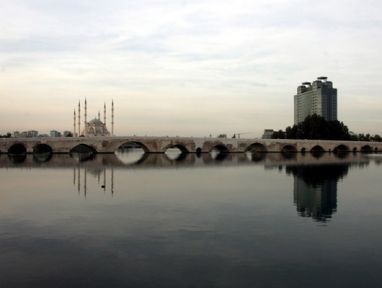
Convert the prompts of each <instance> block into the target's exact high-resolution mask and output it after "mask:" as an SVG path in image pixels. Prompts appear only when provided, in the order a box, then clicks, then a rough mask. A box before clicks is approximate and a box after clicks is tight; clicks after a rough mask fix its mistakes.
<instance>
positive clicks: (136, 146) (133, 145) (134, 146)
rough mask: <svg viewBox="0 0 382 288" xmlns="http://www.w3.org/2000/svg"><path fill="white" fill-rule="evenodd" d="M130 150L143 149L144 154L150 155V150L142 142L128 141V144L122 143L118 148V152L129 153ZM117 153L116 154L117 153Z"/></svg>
mask: <svg viewBox="0 0 382 288" xmlns="http://www.w3.org/2000/svg"><path fill="white" fill-rule="evenodd" d="M130 149H142V150H143V152H144V153H150V152H151V151H150V149H149V148H148V147H147V146H146V145H145V144H144V143H142V142H140V141H126V142H123V143H121V144H120V145H119V146H118V148H117V151H120V152H122V151H124V150H125V151H128V150H130ZM117 151H115V152H117Z"/></svg>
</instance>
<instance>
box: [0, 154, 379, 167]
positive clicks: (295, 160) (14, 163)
mask: <svg viewBox="0 0 382 288" xmlns="http://www.w3.org/2000/svg"><path fill="white" fill-rule="evenodd" d="M128 154H129V153H127V155H128ZM124 160H125V159H124V157H123V155H122V156H121V155H115V154H97V155H94V156H92V157H90V158H88V159H86V161H83V159H79V158H76V157H70V156H69V155H62V154H53V155H51V156H50V157H49V158H48V159H39V158H36V156H35V155H19V156H10V155H1V156H0V167H9V168H11V167H46V168H54V167H58V168H63V167H73V166H76V165H81V166H82V167H99V166H102V167H103V166H112V167H114V168H150V167H169V168H170V167H193V166H195V167H198V166H210V165H211V166H216V165H222V166H237V165H253V164H259V165H264V166H266V167H272V166H279V165H323V164H334V163H337V164H338V163H354V162H358V163H367V162H369V160H370V158H369V156H368V155H364V154H359V153H355V154H353V153H347V154H344V155H338V154H334V153H323V154H319V155H314V154H311V153H306V154H302V153H293V154H283V153H255V154H251V153H234V154H232V153H223V154H218V155H216V156H215V157H214V156H213V155H212V154H210V153H203V154H200V155H197V154H194V153H192V154H190V153H188V154H180V155H178V157H177V158H175V159H172V158H170V157H168V156H167V155H166V154H141V155H139V157H137V159H136V161H134V162H126V161H124ZM381 160H382V159H381ZM375 161H376V162H377V161H378V159H376V160H375Z"/></svg>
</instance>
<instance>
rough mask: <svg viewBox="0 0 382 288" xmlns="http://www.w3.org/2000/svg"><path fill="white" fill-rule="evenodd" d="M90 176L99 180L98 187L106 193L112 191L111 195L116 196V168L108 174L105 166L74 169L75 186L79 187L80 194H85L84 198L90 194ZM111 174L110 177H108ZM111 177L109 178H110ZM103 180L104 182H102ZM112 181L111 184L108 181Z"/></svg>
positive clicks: (111, 169)
mask: <svg viewBox="0 0 382 288" xmlns="http://www.w3.org/2000/svg"><path fill="white" fill-rule="evenodd" d="M88 174H90V175H91V176H93V177H94V178H96V179H97V183H98V186H99V187H100V188H101V189H102V190H103V191H104V192H108V191H110V193H111V195H113V194H114V168H113V167H111V168H110V173H108V171H107V169H106V167H105V166H103V167H101V168H98V167H96V168H89V167H83V168H82V167H81V166H77V167H73V185H74V186H76V187H77V191H78V194H81V192H83V194H84V197H86V195H87V193H88ZM107 174H109V176H107ZM108 177H109V178H108ZM101 179H102V180H101ZM107 179H110V182H108V181H107Z"/></svg>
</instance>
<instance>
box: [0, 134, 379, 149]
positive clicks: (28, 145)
mask: <svg viewBox="0 0 382 288" xmlns="http://www.w3.org/2000/svg"><path fill="white" fill-rule="evenodd" d="M125 143H136V144H139V145H141V146H142V148H143V149H144V150H145V152H148V153H164V152H165V151H166V150H167V149H168V148H172V147H177V148H179V149H180V150H181V151H183V152H190V153H196V152H201V153H203V152H211V150H213V149H217V150H220V151H223V152H229V153H236V152H245V151H248V150H251V151H258V152H259V151H261V152H282V151H289V152H310V151H312V150H315V149H322V151H354V152H361V151H363V152H381V151H382V142H360V141H330V140H292V139H226V138H192V137H136V136H126V137H59V138H50V137H49V138H48V137H47V138H1V139H0V152H1V153H8V152H9V151H10V149H11V148H12V147H14V145H19V146H23V147H24V148H25V151H26V152H27V153H33V151H34V149H35V148H36V146H37V145H41V144H44V145H47V146H49V147H50V148H51V149H52V151H53V153H69V152H70V151H71V150H72V149H73V148H75V147H76V146H78V145H86V146H89V147H90V148H92V149H94V151H96V152H98V153H114V152H115V151H117V149H118V148H119V147H120V146H121V145H123V144H125Z"/></svg>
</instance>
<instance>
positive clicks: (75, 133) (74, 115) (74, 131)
mask: <svg viewBox="0 0 382 288" xmlns="http://www.w3.org/2000/svg"><path fill="white" fill-rule="evenodd" d="M76 118H77V117H76V109H74V114H73V137H76V135H77V131H76V120H77V119H76Z"/></svg>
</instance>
